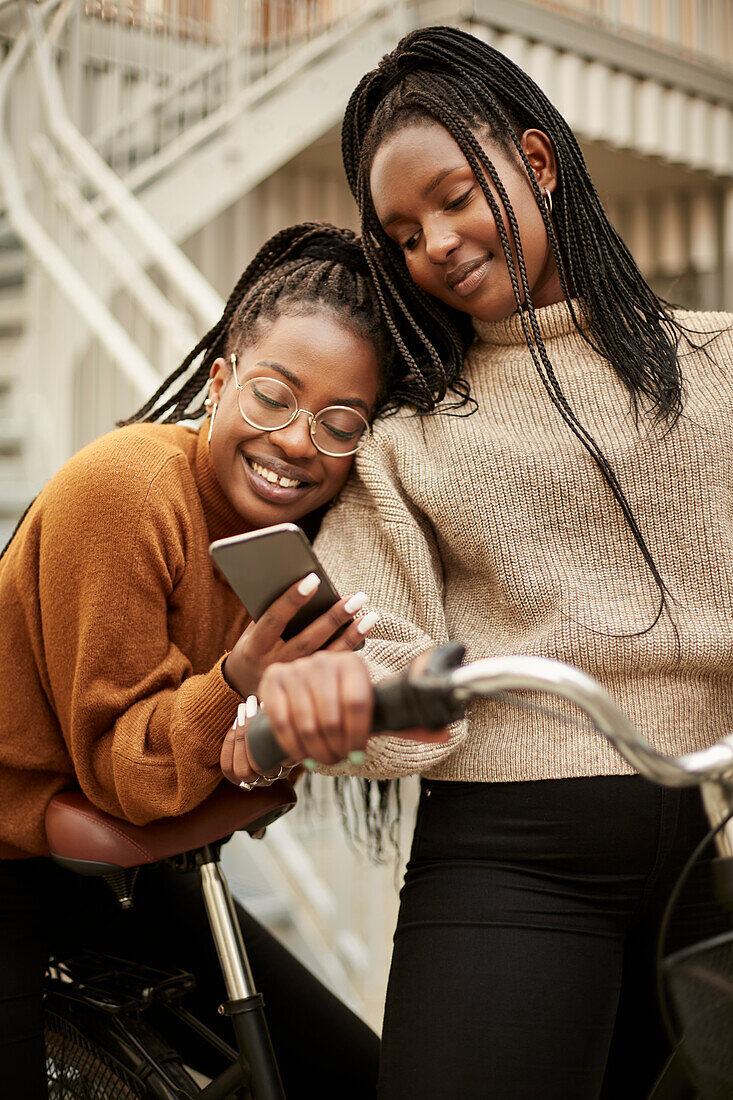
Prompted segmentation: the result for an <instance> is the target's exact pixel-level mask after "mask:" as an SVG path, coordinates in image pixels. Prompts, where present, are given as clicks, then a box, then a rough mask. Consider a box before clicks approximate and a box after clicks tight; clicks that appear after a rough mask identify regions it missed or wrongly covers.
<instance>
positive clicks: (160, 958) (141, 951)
mask: <svg viewBox="0 0 733 1100" xmlns="http://www.w3.org/2000/svg"><path fill="white" fill-rule="evenodd" d="M237 912H238V916H239V921H240V924H241V926H242V932H243V936H244V942H245V946H246V948H247V952H248V955H249V958H250V962H251V964H252V971H253V974H254V978H255V982H256V983H257V988H258V989H259V990H260V991H261V992H262V993H263V994H264V997H265V1013H266V1015H267V1021H268V1025H269V1028H270V1034H271V1036H272V1041H273V1046H274V1048H275V1053H276V1056H277V1059H278V1064H279V1066H280V1072H281V1075H282V1078H283V1084H284V1087H285V1090H286V1093H287V1096H288V1100H297V1098H298V1097H308V1098H310V1097H311V1096H313V1095H314V1094H315V1092H316V1091H317V1094H318V1095H319V1096H323V1097H328V1098H332V1100H342V1098H343V1097H344V1096H349V1097H352V1096H354V1097H374V1095H375V1092H376V1078H377V1062H378V1055H379V1040H378V1039H377V1036H376V1035H375V1034H374V1032H372V1031H371V1030H370V1029H369V1028H368V1027H367V1026H366V1025H365V1024H364V1023H363V1022H362V1021H361V1020H360V1019H359V1018H358V1017H356V1016H355V1015H353V1013H352V1012H350V1011H349V1009H347V1008H346V1007H345V1005H343V1004H342V1003H341V1002H340V1001H339V1000H338V999H337V998H336V997H334V996H333V995H332V994H331V993H329V992H328V990H326V989H325V988H324V987H323V986H322V985H321V984H320V982H318V981H317V980H316V978H314V977H313V975H312V974H310V973H309V972H308V971H307V970H306V969H305V968H304V967H303V966H301V964H300V963H299V962H298V961H297V960H296V959H294V958H293V956H292V955H290V953H289V952H288V951H286V950H285V948H284V947H282V945H281V944H279V943H278V942H277V941H276V940H275V939H274V938H273V937H272V936H271V935H270V934H269V933H268V932H266V931H265V929H263V928H262V927H261V926H260V925H259V924H258V923H257V922H256V921H255V920H254V919H253V918H252V917H250V916H249V915H248V914H247V913H246V912H245V911H244V910H243V909H242V908H241V907H239V906H237ZM83 947H89V948H91V949H93V950H98V951H102V952H104V953H107V954H112V955H117V956H118V957H120V958H126V959H131V960H135V961H137V962H141V963H148V964H149V965H151V966H157V967H160V968H162V969H165V968H166V967H178V968H180V969H182V970H189V971H192V972H193V973H194V974H195V975H196V979H197V989H196V991H195V992H194V993H193V994H190V995H189V996H188V997H187V998H186V999H185V1000H184V1004H185V1006H186V1007H188V1008H189V1009H190V1010H191V1011H192V1012H193V1013H194V1014H195V1015H197V1016H198V1017H199V1018H200V1019H201V1020H203V1021H204V1022H205V1023H206V1024H207V1025H208V1026H209V1027H211V1028H212V1029H213V1030H215V1031H217V1032H218V1033H219V1034H220V1035H221V1036H222V1038H224V1039H225V1040H226V1041H228V1042H229V1043H230V1044H231V1045H234V1033H233V1030H232V1027H231V1023H230V1021H229V1020H228V1019H224V1018H222V1017H220V1016H219V1015H218V1013H217V1011H216V1010H217V1006H218V1005H219V1004H221V1002H222V1001H223V1000H224V999H225V992H224V984H223V981H222V978H221V971H220V968H219V963H218V960H217V958H216V951H215V948H214V944H213V941H212V938H211V933H210V931H209V924H208V918H207V916H206V911H205V909H204V906H203V902H202V899H201V889H200V880H199V878H198V875H196V874H185V875H184V874H179V873H177V872H175V871H173V870H172V869H170V868H168V867H165V866H157V867H150V868H145V869H143V870H141V872H140V875H139V878H138V882H137V886H136V889H135V905H134V907H133V909H132V910H130V911H127V912H124V911H122V910H120V908H119V906H118V905H117V902H116V901H115V899H114V897H113V894H112V892H111V890H110V889H109V887H108V886H107V884H106V883H105V882H103V881H101V880H99V879H84V878H82V877H81V876H79V875H75V874H73V873H71V872H69V871H65V870H63V869H62V868H60V867H58V866H56V865H55V864H54V863H52V861H51V860H49V859H29V860H18V861H15V860H6V861H0V1095H2V1096H5V1097H8V1098H9V1100H10V1098H12V1100H21V1098H22V1100H36V1098H41V1097H45V1096H46V1076H45V1072H44V1058H43V1034H42V1012H41V986H42V979H43V973H44V969H45V966H46V962H47V959H48V956H49V954H50V953H51V952H52V951H53V952H54V953H56V954H59V955H63V954H64V953H69V952H73V951H76V950H78V949H80V948H83ZM187 1053H188V1051H187ZM315 1083H317V1087H316V1084H315Z"/></svg>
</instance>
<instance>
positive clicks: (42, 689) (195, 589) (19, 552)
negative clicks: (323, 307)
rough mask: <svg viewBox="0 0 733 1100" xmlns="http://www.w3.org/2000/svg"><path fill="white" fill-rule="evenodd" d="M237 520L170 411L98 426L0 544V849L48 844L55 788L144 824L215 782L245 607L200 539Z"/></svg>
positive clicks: (8, 854) (42, 849)
mask: <svg viewBox="0 0 733 1100" xmlns="http://www.w3.org/2000/svg"><path fill="white" fill-rule="evenodd" d="M244 526H245V525H244V521H243V520H242V518H241V517H240V516H239V515H238V514H237V513H236V512H235V511H234V510H233V509H232V507H231V505H230V504H229V502H228V501H227V499H226V498H225V497H224V495H223V493H222V492H221V489H220V487H219V484H218V482H217V480H216V477H215V475H214V472H213V469H212V467H211V463H210V461H209V453H208V446H207V442H206V435H205V433H203V434H202V433H200V432H198V431H195V430H192V429H190V428H187V427H184V426H181V425H153V424H144V425H135V426H133V427H129V428H122V429H119V430H117V431H115V432H112V433H111V434H110V435H107V436H104V437H103V438H102V439H99V440H97V441H96V442H94V443H92V444H90V445H89V446H88V447H86V448H85V449H84V450H82V451H80V452H79V453H78V454H77V455H75V456H74V457H73V458H72V459H71V460H70V461H69V462H68V463H67V464H66V465H65V466H64V467H63V468H62V469H61V470H60V471H59V472H58V473H57V474H56V475H55V477H54V478H53V479H52V480H51V481H50V482H49V484H48V485H47V486H46V488H45V489H44V490H43V492H42V493H41V494H40V496H39V497H38V499H37V500H36V501H35V503H34V504H33V507H32V508H31V510H30V512H29V513H28V515H27V517H26V518H25V520H24V522H23V524H22V526H21V528H20V530H19V531H18V533H17V534H16V536H15V538H14V539H13V541H12V543H11V544H10V547H9V548H8V550H7V552H6V554H5V556H4V557H3V558H2V560H0V670H1V671H2V691H0V858H13V857H22V856H29V855H43V854H45V853H46V852H47V847H46V842H45V835H44V828H43V816H44V811H45V808H46V805H47V803H48V801H49V799H50V798H51V797H52V796H53V795H54V794H55V793H56V792H57V791H59V790H61V789H63V788H65V787H70V786H74V785H77V784H78V785H80V786H81V788H82V790H83V791H84V793H85V794H86V795H87V797H88V798H89V799H90V800H91V801H92V802H93V803H94V804H95V805H97V806H99V807H100V808H102V809H103V810H106V811H107V812H109V813H112V814H115V815H117V816H118V817H123V818H127V819H128V820H130V821H132V822H134V823H136V824H144V823H145V822H148V821H151V820H154V819H155V818H160V817H165V816H167V815H172V814H180V813H184V812H185V811H186V810H189V809H191V808H192V807H194V806H195V805H196V804H197V803H199V802H200V801H201V800H202V799H203V798H205V797H206V795H207V794H209V793H210V792H211V790H213V788H214V787H215V786H216V784H217V782H218V781H219V780H220V778H221V772H220V770H219V750H220V745H221V742H222V740H223V737H224V735H225V733H226V730H227V727H228V726H229V725H230V724H231V722H232V719H233V716H234V714H235V712H236V708H237V705H238V703H240V702H241V698H240V696H239V695H238V694H237V693H236V692H235V691H233V690H232V689H231V688H230V687H229V686H228V685H227V683H226V681H225V680H224V678H223V676H222V673H221V662H222V658H223V655H224V654H225V653H226V652H227V651H228V649H230V648H231V646H232V645H233V644H234V642H235V641H236V639H237V638H238V637H239V635H240V633H241V631H242V630H243V628H244V626H245V625H246V612H245V611H244V608H243V607H242V606H241V604H240V603H239V601H238V599H237V598H236V596H235V595H234V593H233V592H232V590H231V589H230V588H229V586H228V585H227V583H226V581H225V580H224V578H223V577H222V575H221V574H220V573H219V572H218V571H215V569H214V567H213V565H212V563H211V560H210V558H209V553H208V545H209V542H210V541H211V540H212V539H214V538H220V537H223V536H225V535H231V534H235V533H237V532H238V531H241V530H243V529H244Z"/></svg>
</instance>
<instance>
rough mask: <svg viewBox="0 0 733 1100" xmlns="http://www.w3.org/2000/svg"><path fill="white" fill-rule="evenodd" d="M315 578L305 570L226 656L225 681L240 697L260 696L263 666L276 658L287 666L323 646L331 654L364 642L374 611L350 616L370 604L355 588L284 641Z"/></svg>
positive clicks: (374, 618) (309, 596)
mask: <svg viewBox="0 0 733 1100" xmlns="http://www.w3.org/2000/svg"><path fill="white" fill-rule="evenodd" d="M317 581H318V577H317V576H316V574H315V573H309V574H308V576H307V577H304V578H303V580H301V581H298V582H297V583H296V584H293V585H291V586H290V588H288V589H287V590H286V591H285V592H284V593H283V594H282V596H280V597H279V598H278V599H277V600H274V601H273V603H272V604H271V605H270V606H269V607H268V609H267V611H265V612H264V614H263V615H261V616H260V618H259V619H258V620H257V622H251V623H250V624H249V626H248V627H247V628H246V630H245V631H244V632H243V633H242V635H241V637H240V638H239V641H238V642H237V643H236V645H235V646H234V647H233V649H232V650H231V652H230V653H229V654H228V656H227V658H226V660H225V662H224V666H223V672H224V679H225V680H226V681H227V683H228V684H229V685H230V687H233V688H234V690H235V691H237V692H239V694H240V695H242V696H243V697H244V698H246V697H247V696H249V695H256V694H258V690H259V686H260V680H261V679H262V676H263V674H264V672H265V670H266V669H267V668H269V666H270V665H272V664H274V663H275V662H277V663H285V664H287V663H288V662H290V661H295V660H297V659H299V658H301V657H306V656H308V655H309V654H311V653H315V652H316V651H317V650H319V649H323V648H325V650H326V651H327V652H331V653H339V652H349V651H350V650H354V649H357V648H358V647H359V646H360V645H361V644H362V642H363V641H364V638H365V636H366V635H367V634H368V632H369V630H371V628H372V627H373V626H374V623H375V622H376V619H377V616H376V613H375V612H370V613H369V614H368V615H365V616H364V617H363V618H361V619H355V618H354V616H355V614H356V613H357V612H358V611H360V610H361V609H362V608H363V607H364V605H365V604H366V603H367V602H368V597H367V596H366V595H365V594H364V593H363V592H359V593H357V594H356V595H355V596H351V597H347V598H345V599H341V600H339V601H338V603H335V604H334V605H333V607H331V608H329V610H328V611H326V612H325V613H324V614H323V615H321V616H320V617H319V618H318V619H316V620H315V621H314V622H313V623H311V624H310V626H307V627H306V628H305V629H304V630H301V632H300V633H299V634H296V635H295V636H294V637H293V638H289V639H288V640H287V641H286V640H284V639H283V637H282V634H283V631H284V630H285V628H286V627H287V625H288V623H289V622H290V620H291V619H292V618H293V616H294V615H295V614H296V612H297V611H299V610H300V609H301V607H304V606H305V604H307V603H308V601H309V600H310V599H311V598H312V597H313V595H314V593H315V592H316V589H317V587H318V585H317V583H315V582H317ZM345 623H350V624H351V625H349V626H348V627H347V629H346V630H345V631H344V632H343V634H341V635H339V637H338V638H335V639H334V640H333V641H329V639H331V638H333V635H334V634H335V633H336V632H337V631H338V630H339V629H340V628H341V627H342V626H343V625H344V624H345Z"/></svg>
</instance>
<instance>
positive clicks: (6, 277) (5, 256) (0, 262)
mask: <svg viewBox="0 0 733 1100" xmlns="http://www.w3.org/2000/svg"><path fill="white" fill-rule="evenodd" d="M27 273H28V257H27V255H26V254H25V252H23V251H22V250H21V249H19V248H0V286H15V285H17V284H20V283H23V282H24V280H25V277H26V275H27Z"/></svg>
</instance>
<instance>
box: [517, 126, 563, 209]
mask: <svg viewBox="0 0 733 1100" xmlns="http://www.w3.org/2000/svg"><path fill="white" fill-rule="evenodd" d="M521 145H522V149H523V150H524V155H525V156H526V158H527V160H528V161H529V164H530V168H531V169H532V171H533V172H534V176H535V179H536V180H537V183H538V185H539V188H540V191H542V192H545V191H549V192H550V194H552V192H553V191H554V190H555V188H556V186H557V161H556V159H555V150H554V149H553V147H552V142H551V141H550V139H549V138H548V136H547V134H544V133H543V132H542V130H525V131H524V133H523V134H522V137H521Z"/></svg>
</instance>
